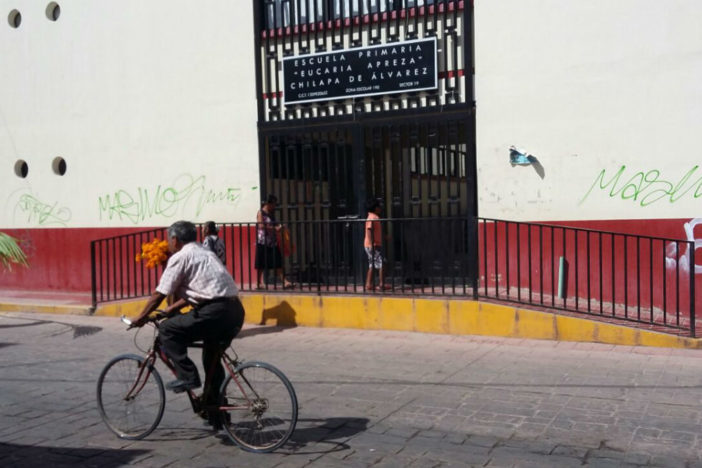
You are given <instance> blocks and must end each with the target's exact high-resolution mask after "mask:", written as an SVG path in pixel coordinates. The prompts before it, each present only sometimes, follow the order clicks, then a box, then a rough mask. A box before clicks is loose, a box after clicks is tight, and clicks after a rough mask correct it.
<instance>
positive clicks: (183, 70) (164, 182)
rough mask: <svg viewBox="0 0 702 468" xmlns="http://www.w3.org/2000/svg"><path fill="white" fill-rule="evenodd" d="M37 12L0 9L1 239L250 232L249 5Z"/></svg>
mask: <svg viewBox="0 0 702 468" xmlns="http://www.w3.org/2000/svg"><path fill="white" fill-rule="evenodd" d="M48 3H49V2H48V1H47V2H36V1H30V0H12V1H8V0H0V61H1V62H0V84H1V85H0V171H1V175H0V181H1V183H0V226H2V227H4V228H11V227H57V226H68V227H88V226H90V227H108V226H135V225H141V226H153V225H165V224H169V223H170V222H172V221H175V220H177V219H181V218H184V219H189V220H193V221H205V220H207V219H214V220H217V221H241V220H251V219H254V216H255V213H256V209H257V207H258V202H259V199H260V193H259V190H258V181H259V177H258V146H257V140H256V92H255V89H256V87H255V71H254V43H253V14H252V11H251V3H250V2H239V1H231V0H216V1H215V0H210V1H208V2H192V1H184V0H178V1H174V0H169V1H166V0H150V1H148V2H144V1H137V0H123V1H120V2H104V1H88V0H63V1H59V2H58V3H59V5H60V7H61V15H60V17H59V18H58V21H56V22H52V21H49V20H48V19H47V17H46V14H45V11H44V10H45V8H46V6H47V4H48ZM13 9H17V10H19V11H20V12H21V14H22V23H21V25H20V27H19V28H17V29H13V28H11V27H10V25H9V23H8V20H7V19H8V15H9V13H10V11H11V10H13ZM56 156H61V157H63V158H64V159H65V161H66V163H67V171H66V173H65V175H64V176H58V175H56V174H54V173H53V172H52V168H51V163H52V160H53V159H54V158H55V157H56ZM18 159H23V160H25V161H26V162H27V163H28V167H29V174H28V176H27V177H26V178H25V179H21V178H19V177H17V176H16V175H15V174H14V171H13V166H14V165H15V162H16V161H17V160H18ZM146 199H148V202H147V201H146ZM155 199H159V200H160V202H158V203H155V202H154V200H155Z"/></svg>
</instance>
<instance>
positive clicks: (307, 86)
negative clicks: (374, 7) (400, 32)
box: [283, 38, 438, 105]
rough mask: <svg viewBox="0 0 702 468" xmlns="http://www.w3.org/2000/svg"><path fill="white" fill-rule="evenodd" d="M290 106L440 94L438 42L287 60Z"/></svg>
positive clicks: (285, 72)
mask: <svg viewBox="0 0 702 468" xmlns="http://www.w3.org/2000/svg"><path fill="white" fill-rule="evenodd" d="M283 83H284V88H283V90H284V94H283V99H284V102H285V104H286V105H287V104H302V103H305V102H315V101H328V100H332V99H346V98H352V97H365V96H374V95H379V94H394V93H409V92H415V91H423V90H428V89H436V88H437V86H438V84H437V66H436V38H430V39H419V40H414V41H405V42H397V43H392V44H383V45H377V46H370V47H363V48H357V49H348V50H340V51H335V52H327V53H321V54H308V55H298V56H295V57H286V58H284V59H283Z"/></svg>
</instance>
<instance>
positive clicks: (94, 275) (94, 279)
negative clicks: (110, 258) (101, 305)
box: [90, 241, 97, 313]
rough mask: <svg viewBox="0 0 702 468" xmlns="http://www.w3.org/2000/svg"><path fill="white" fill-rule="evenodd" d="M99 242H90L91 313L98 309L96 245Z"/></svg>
mask: <svg viewBox="0 0 702 468" xmlns="http://www.w3.org/2000/svg"><path fill="white" fill-rule="evenodd" d="M96 242H97V241H90V285H91V288H92V301H93V304H92V308H91V313H94V312H95V309H96V308H97V273H96V271H95V243H96Z"/></svg>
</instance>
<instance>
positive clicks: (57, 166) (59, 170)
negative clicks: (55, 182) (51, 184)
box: [51, 156, 66, 176]
mask: <svg viewBox="0 0 702 468" xmlns="http://www.w3.org/2000/svg"><path fill="white" fill-rule="evenodd" d="M51 169H52V170H53V171H54V174H56V175H60V176H62V175H64V174H65V173H66V160H65V159H63V158H62V157H61V156H56V157H55V158H54V160H53V161H52V162H51Z"/></svg>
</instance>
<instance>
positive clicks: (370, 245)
mask: <svg viewBox="0 0 702 468" xmlns="http://www.w3.org/2000/svg"><path fill="white" fill-rule="evenodd" d="M367 208H368V217H367V218H366V225H365V237H364V240H363V247H364V248H365V250H366V255H368V273H366V291H374V290H375V289H376V287H375V286H374V284H373V283H374V281H373V272H374V271H375V270H378V288H377V289H380V290H383V289H388V288H387V287H386V285H385V275H384V273H383V261H384V258H383V233H382V229H381V226H380V214H381V213H382V211H383V205H382V204H381V203H380V201H379V200H377V199H376V200H372V201H371V202H369V203H368V206H367Z"/></svg>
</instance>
